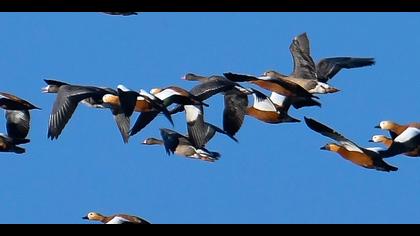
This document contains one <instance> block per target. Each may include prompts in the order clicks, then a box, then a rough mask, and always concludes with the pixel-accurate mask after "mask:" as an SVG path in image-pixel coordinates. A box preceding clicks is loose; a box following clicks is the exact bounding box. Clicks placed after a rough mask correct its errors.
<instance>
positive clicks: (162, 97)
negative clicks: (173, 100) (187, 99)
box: [155, 89, 181, 100]
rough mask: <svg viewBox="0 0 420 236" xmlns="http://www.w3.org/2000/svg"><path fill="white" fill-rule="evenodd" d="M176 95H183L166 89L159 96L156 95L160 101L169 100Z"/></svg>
mask: <svg viewBox="0 0 420 236" xmlns="http://www.w3.org/2000/svg"><path fill="white" fill-rule="evenodd" d="M174 95H181V94H180V93H178V92H176V91H174V90H172V89H165V90H163V91H161V92H159V93H157V94H155V96H156V97H158V98H159V99H160V100H165V99H166V98H169V97H171V96H174Z"/></svg>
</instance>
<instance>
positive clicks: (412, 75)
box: [0, 12, 420, 224]
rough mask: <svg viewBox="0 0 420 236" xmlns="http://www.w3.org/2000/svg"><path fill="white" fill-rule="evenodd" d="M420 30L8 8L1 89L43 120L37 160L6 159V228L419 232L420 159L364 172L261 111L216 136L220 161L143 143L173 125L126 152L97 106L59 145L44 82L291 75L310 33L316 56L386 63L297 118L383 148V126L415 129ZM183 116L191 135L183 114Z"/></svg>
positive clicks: (31, 147) (415, 20) (34, 152)
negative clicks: (305, 226)
mask: <svg viewBox="0 0 420 236" xmlns="http://www.w3.org/2000/svg"><path fill="white" fill-rule="evenodd" d="M419 22H420V15H419V14H415V13H147V12H146V13H142V14H139V15H137V16H131V17H119V16H110V15H106V14H102V13H1V14H0V34H1V35H2V37H0V52H1V53H0V68H1V77H2V79H1V81H2V85H1V88H0V90H1V91H5V92H11V93H13V94H16V95H18V96H21V97H23V98H25V99H27V100H29V101H31V102H33V103H34V104H35V105H37V106H40V107H42V108H43V110H41V111H34V112H32V127H31V132H30V138H31V140H32V141H31V143H29V144H28V145H26V148H27V153H26V154H24V155H14V154H8V153H3V154H1V155H0V156H1V158H0V179H1V181H0V183H1V189H2V191H0V202H1V203H2V204H0V212H2V214H0V223H76V224H77V223H88V222H86V221H84V220H82V219H81V217H82V216H84V215H86V213H87V212H89V211H98V212H101V213H103V214H114V213H128V214H134V215H138V216H141V217H144V218H146V219H148V220H149V221H151V222H152V223H418V219H419V218H420V211H419V208H420V201H419V200H418V196H419V195H420V175H419V170H420V161H419V160H416V159H409V158H406V157H403V156H399V157H394V158H391V159H389V160H388V162H389V163H390V164H392V165H396V166H398V167H399V170H398V171H397V172H394V173H383V172H378V171H374V170H368V169H364V168H361V167H358V166H355V165H353V164H352V163H350V162H348V161H345V160H344V159H342V158H341V157H339V156H337V155H335V154H334V153H330V152H325V151H321V150H319V148H320V147H321V146H323V145H324V144H326V143H328V142H330V141H331V140H329V139H327V138H325V137H323V136H321V135H319V134H317V133H314V132H313V131H311V130H310V129H309V128H307V127H306V125H305V124H304V122H302V123H297V124H280V125H269V124H264V123H261V122H259V121H257V120H255V119H252V118H250V117H247V118H246V120H245V124H244V126H243V128H242V129H241V130H240V132H239V134H238V135H237V137H238V139H239V140H240V142H239V143H238V144H236V143H234V142H232V141H231V140H230V139H229V138H227V137H224V136H220V135H219V136H216V137H215V138H214V139H213V140H212V141H211V142H210V144H209V146H208V148H209V149H210V150H214V151H219V152H221V153H222V158H221V159H220V160H219V161H218V162H215V163H207V162H202V161H194V160H189V159H184V158H180V157H177V156H170V157H168V156H167V155H166V153H165V151H164V149H163V148H162V147H147V146H143V145H141V144H140V142H141V141H143V140H144V139H145V138H147V137H159V131H158V128H160V127H167V128H171V126H170V124H169V122H168V121H167V120H165V119H164V117H159V118H158V119H157V120H156V121H155V122H154V123H152V124H151V125H150V126H148V127H147V128H146V129H145V130H144V131H142V132H141V133H140V134H138V135H136V136H134V137H133V138H132V139H131V140H130V143H129V144H128V145H124V144H123V142H122V139H121V137H120V134H119V132H118V129H117V128H116V126H115V124H114V121H113V118H112V116H111V114H110V112H109V111H107V110H93V109H91V108H87V107H85V106H79V107H78V109H77V110H76V112H75V115H74V116H73V117H72V119H71V120H70V122H69V124H68V125H67V126H66V128H65V130H64V132H63V133H62V135H61V136H60V138H59V139H58V140H56V141H50V140H48V139H47V124H48V116H49V113H50V111H51V107H52V104H53V102H54V99H55V95H52V94H41V92H40V88H41V87H44V86H45V84H44V81H43V79H45V78H51V79H57V80H62V81H66V82H69V83H74V84H84V85H97V86H108V87H116V86H117V85H118V84H125V85H126V86H128V87H130V88H132V89H136V90H138V89H141V88H143V89H146V90H149V89H151V88H154V87H162V86H169V85H178V86H182V87H184V88H191V87H193V86H194V85H195V83H193V82H186V81H182V80H181V79H180V78H181V76H183V75H184V74H185V73H188V72H193V73H197V74H202V75H212V74H221V73H223V72H228V71H232V72H238V73H246V74H257V75H259V74H261V73H262V72H264V71H266V70H268V69H275V70H278V71H281V72H284V73H289V72H291V70H292V67H293V64H292V59H291V56H290V53H289V49H288V48H289V44H290V42H291V40H292V38H293V37H294V36H296V35H298V34H300V33H302V32H307V33H308V37H309V39H310V41H311V50H312V56H313V58H314V59H315V60H316V61H317V60H319V59H321V58H324V57H332V56H360V57H375V58H376V61H377V64H376V65H375V66H373V67H368V68H361V69H353V70H343V71H341V72H340V73H339V74H338V75H336V77H335V78H334V79H333V80H332V81H331V84H332V85H333V86H335V87H338V88H340V89H342V91H341V92H340V93H336V94H330V95H326V96H322V98H321V102H322V105H323V106H322V108H303V109H301V110H293V109H292V110H291V111H290V113H291V114H292V115H293V116H294V117H297V118H299V119H303V116H309V117H313V118H315V119H317V120H319V121H321V122H323V123H325V124H328V125H329V126H331V127H333V128H335V129H336V130H337V131H339V132H341V133H342V134H344V135H345V136H347V137H348V138H350V139H352V140H354V141H355V142H356V143H358V144H360V145H361V146H371V145H370V144H371V143H368V142H367V141H368V140H369V139H370V138H371V136H372V135H374V134H382V133H383V132H380V131H379V130H376V129H374V128H373V127H374V126H375V125H377V124H378V123H379V121H381V120H385V119H391V120H395V121H397V122H400V123H406V122H410V121H418V118H419V115H420V113H419V111H420V109H419V108H420V107H419V103H418V91H419V89H420V82H419V78H418V75H417V70H418V67H419V66H420V62H419V60H418V58H417V56H418V55H419V54H420V31H419V30H418V29H419ZM264 92H266V91H264ZM266 93H267V92H266ZM251 100H252V99H251ZM209 103H210V104H211V107H210V108H209V109H207V110H206V120H208V121H210V122H212V123H213V124H216V125H218V126H222V123H221V122H222V119H221V118H222V110H223V97H222V96H217V97H214V98H212V99H210V100H209ZM174 121H175V127H174V129H175V130H177V131H179V132H181V133H184V132H186V125H185V118H184V115H183V114H178V115H177V116H175V117H174ZM4 130H5V127H4V128H0V131H2V132H4Z"/></svg>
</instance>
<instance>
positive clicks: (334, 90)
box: [327, 88, 340, 93]
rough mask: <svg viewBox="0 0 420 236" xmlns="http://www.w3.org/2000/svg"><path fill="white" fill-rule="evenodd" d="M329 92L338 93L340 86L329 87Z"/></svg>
mask: <svg viewBox="0 0 420 236" xmlns="http://www.w3.org/2000/svg"><path fill="white" fill-rule="evenodd" d="M327 92H328V93H336V92H340V89H338V88H329V89H328V91H327Z"/></svg>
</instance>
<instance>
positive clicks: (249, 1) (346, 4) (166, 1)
mask: <svg viewBox="0 0 420 236" xmlns="http://www.w3.org/2000/svg"><path fill="white" fill-rule="evenodd" d="M0 11H3V12H10V11H12V12H27V11H39V12H52V11H54V12H64V11H65V12H68V11H78V12H80V11H95V12H96V11H97V12H110V11H121V12H124V11H136V12H157V11H159V12H166V11H178V12H191V11H194V12H197V11H198V12H200V11H202V12H204V11H223V12H257V11H264V12H275V11H289V12H303V11H314V12H331V11H336V12H337V11H338V12H348V11H358V12H360V11H362V12H378V11H381V12H383V11H387V12H388V11H391V12H395V11H400V12H413V11H420V0H397V1H389V0H387V1H377V0H364V1H363V0H345V1H344V0H95V1H93V0H85V1H81V0H1V1H0Z"/></svg>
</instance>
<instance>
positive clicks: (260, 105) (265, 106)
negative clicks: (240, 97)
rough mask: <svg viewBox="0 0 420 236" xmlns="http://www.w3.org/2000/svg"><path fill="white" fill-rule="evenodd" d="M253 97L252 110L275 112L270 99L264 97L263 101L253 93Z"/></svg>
mask: <svg viewBox="0 0 420 236" xmlns="http://www.w3.org/2000/svg"><path fill="white" fill-rule="evenodd" d="M253 96H254V108H255V109H257V110H260V111H274V112H275V111H277V109H276V107H275V106H274V104H273V102H272V101H271V100H270V98H268V97H266V98H265V99H261V98H258V97H257V95H255V93H254V94H253Z"/></svg>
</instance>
